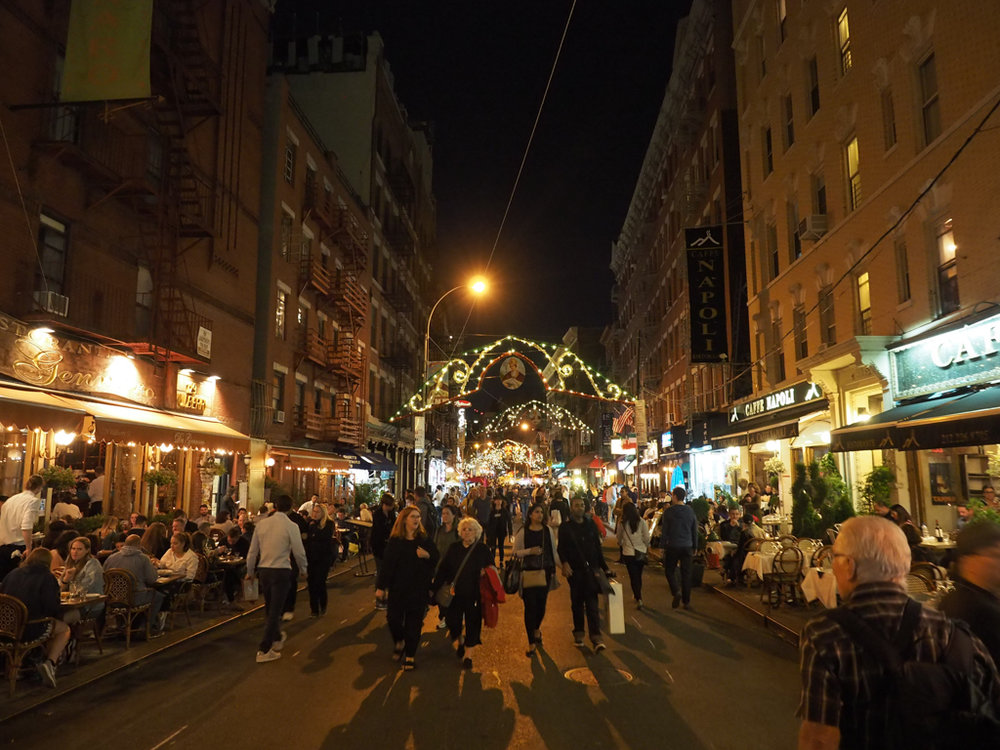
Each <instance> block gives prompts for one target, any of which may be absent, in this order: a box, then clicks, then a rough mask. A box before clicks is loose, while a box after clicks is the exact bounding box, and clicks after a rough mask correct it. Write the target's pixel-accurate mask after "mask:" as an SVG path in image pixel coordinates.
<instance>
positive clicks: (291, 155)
mask: <svg viewBox="0 0 1000 750" xmlns="http://www.w3.org/2000/svg"><path fill="white" fill-rule="evenodd" d="M297 150H298V146H296V145H295V144H294V143H292V142H291V141H288V142H286V143H285V170H284V174H285V182H287V183H288V184H289V185H294V184H295V152H296V151H297Z"/></svg>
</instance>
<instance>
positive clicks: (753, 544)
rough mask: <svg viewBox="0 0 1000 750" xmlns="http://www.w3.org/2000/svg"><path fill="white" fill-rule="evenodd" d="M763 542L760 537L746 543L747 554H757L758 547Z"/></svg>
mask: <svg viewBox="0 0 1000 750" xmlns="http://www.w3.org/2000/svg"><path fill="white" fill-rule="evenodd" d="M763 541H764V540H763V539H761V538H760V537H754V538H753V539H751V540H750V541H749V542H747V552H759V551H760V545H761V543H762V542H763Z"/></svg>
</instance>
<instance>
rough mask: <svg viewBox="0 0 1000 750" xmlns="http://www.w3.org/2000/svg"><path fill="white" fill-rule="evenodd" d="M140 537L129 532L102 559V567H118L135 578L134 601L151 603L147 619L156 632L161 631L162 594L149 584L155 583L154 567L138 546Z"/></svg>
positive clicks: (108, 568) (107, 568) (106, 568)
mask: <svg viewBox="0 0 1000 750" xmlns="http://www.w3.org/2000/svg"><path fill="white" fill-rule="evenodd" d="M140 541H141V538H140V537H139V535H138V534H129V535H128V536H127V537H125V543H124V544H123V545H122V548H121V549H120V550H118V551H117V552H115V553H113V554H111V555H109V556H108V559H107V560H105V561H104V569H105V570H111V569H112V568H120V569H122V570H127V571H128V572H129V573H131V574H132V576H133V577H134V578H135V603H136V604H146V603H147V602H148V603H149V604H150V605H151V606H150V608H149V619H150V622H151V623H153V624H154V625H155V626H156V627H155V630H156V634H157V635H159V634H160V632H161V631H162V623H161V622H160V621H159V614H160V607H161V606H162V605H163V594H161V593H160V592H159V591H156V590H155V589H150V588H149V586H150V585H152V584H154V583H156V568H155V567H154V566H153V563H152V562H151V561H150V559H149V558H148V557H146V555H145V553H144V552H143V551H142V548H141V547H140V546H139V542H140Z"/></svg>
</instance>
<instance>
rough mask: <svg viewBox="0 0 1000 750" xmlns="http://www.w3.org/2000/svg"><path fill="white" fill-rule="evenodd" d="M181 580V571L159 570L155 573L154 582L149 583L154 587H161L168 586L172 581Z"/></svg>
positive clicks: (182, 576)
mask: <svg viewBox="0 0 1000 750" xmlns="http://www.w3.org/2000/svg"><path fill="white" fill-rule="evenodd" d="M183 580H184V574H183V573H177V572H175V571H172V570H160V571H158V572H157V574H156V582H155V583H152V584H150V585H151V586H152V587H153V588H156V589H163V588H168V587H169V586H171V585H172V584H174V583H177V581H183Z"/></svg>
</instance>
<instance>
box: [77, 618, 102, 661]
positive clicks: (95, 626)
mask: <svg viewBox="0 0 1000 750" xmlns="http://www.w3.org/2000/svg"><path fill="white" fill-rule="evenodd" d="M102 617H103V614H101V615H95V616H93V617H85V618H83V619H82V620H77V621H76V622H74V623H73V624H72V625H70V626H69V630H70V634H71V635H72V637H73V639H74V640H75V641H76V650H75V651H74V653H73V663H74V664H79V663H80V645H81V644H82V643H83V638H82V637H81V636H82V635H83V634H84V633H85V632H87V631H88V630H90V631H91V632H93V634H94V643H96V644H97V651H98V653H100V654H101V655H102V656H103V654H104V647H103V646H102V645H101V619H102Z"/></svg>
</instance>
